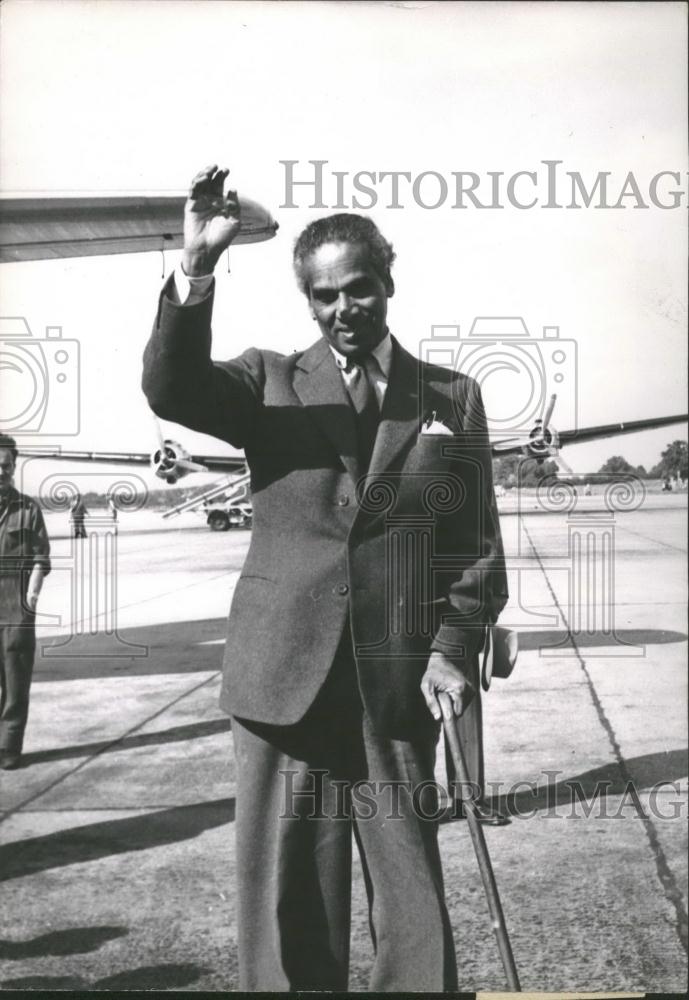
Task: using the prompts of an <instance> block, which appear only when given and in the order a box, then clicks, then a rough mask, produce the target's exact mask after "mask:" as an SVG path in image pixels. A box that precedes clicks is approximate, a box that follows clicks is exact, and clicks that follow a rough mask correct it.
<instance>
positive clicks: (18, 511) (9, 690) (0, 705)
mask: <svg viewBox="0 0 689 1000" xmlns="http://www.w3.org/2000/svg"><path fill="white" fill-rule="evenodd" d="M16 461H17V446H16V443H15V441H14V438H11V437H9V436H7V435H5V434H0V768H2V769H3V770H6V771H9V770H12V769H13V768H15V767H18V766H19V763H20V760H21V752H22V746H23V742H24V730H25V729H26V720H27V718H28V715H29V691H30V688H31V675H32V673H33V662H34V653H35V650H36V629H35V622H36V606H37V604H38V595H39V594H40V592H41V587H42V585H43V578H44V576H46V575H47V574H48V573H49V572H50V542H49V540H48V532H47V531H46V527H45V521H44V520H43V514H42V513H41V508H40V507H39V506H38V504H37V503H36V501H35V500H32V499H31V497H27V496H24V494H23V493H19V491H18V490H16V489H15V488H14V485H13V480H14V469H15V465H16Z"/></svg>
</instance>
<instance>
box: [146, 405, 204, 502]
mask: <svg viewBox="0 0 689 1000" xmlns="http://www.w3.org/2000/svg"><path fill="white" fill-rule="evenodd" d="M153 419H154V422H155V427H156V435H157V438H158V447H157V449H156V450H155V451H154V452H153V454H152V455H151V468H152V469H153V471H154V472H155V474H156V476H158V478H159V479H164V480H165V482H166V483H168V484H169V485H170V486H173V485H174V484H175V483H176V482H177V481H178V480H180V479H182V478H183V477H184V476H187V475H189V473H190V472H208V469H207V467H206V466H205V465H201V464H200V463H199V462H194V461H192V459H191V456H190V455H189V452H187V451H185V450H184V448H183V447H182V445H181V444H179V442H178V441H172V440H171V439H170V438H165V437H163V431H162V428H161V426H160V423H159V422H158V420H157V418H156V417H154V418H153Z"/></svg>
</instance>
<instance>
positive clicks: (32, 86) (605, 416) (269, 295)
mask: <svg viewBox="0 0 689 1000" xmlns="http://www.w3.org/2000/svg"><path fill="white" fill-rule="evenodd" d="M686 19H687V14H686V9H685V7H684V6H683V5H682V4H679V3H677V4H675V3H656V4H645V3H638V4H637V3H616V4H605V3H603V4H599V3H583V4H578V3H568V4H564V3H563V4H560V3H542V4H531V3H519V2H515V3H509V4H502V3H491V4H473V3H460V4H454V3H394V4H386V3H375V4H373V3H366V2H364V3H346V2H342V3H310V2H309V3H299V2H285V3H261V2H253V3H248V4H245V3H241V2H233V3H221V2H220V3H205V2H198V0H196V2H194V3H191V2H169V0H159V2H148V0H143V2H142V0H139V2H136V3H133V2H132V3H128V2H126V0H116V2H109V0H98V2H95V0H89V2H77V0H60V2H59V3H44V2H38V3H34V2H32V0H6V2H5V3H3V4H2V7H0V193H2V194H3V195H5V196H12V195H14V196H15V197H18V196H21V195H23V196H26V195H27V193H32V192H33V193H40V194H41V195H43V196H45V195H50V194H57V193H63V194H64V193H70V194H76V193H92V194H98V193H113V192H114V193H121V194H127V193H133V192H137V193H148V194H169V193H182V192H183V191H184V190H185V188H186V186H187V184H188V182H189V180H190V178H191V177H192V176H193V175H194V173H195V172H196V171H197V170H198V169H200V168H201V167H202V166H204V165H206V164H207V163H213V162H217V163H219V164H221V165H227V166H228V167H229V168H230V170H231V181H232V186H235V187H237V188H238V190H239V191H240V194H241V193H245V194H246V195H247V196H248V197H251V198H253V199H256V200H258V201H260V202H262V203H263V204H264V205H265V206H266V207H267V208H268V209H269V210H270V211H271V212H272V214H273V216H274V217H275V218H276V220H277V221H278V222H279V224H280V229H279V232H278V234H277V236H276V238H275V239H274V240H272V241H271V242H268V243H263V244H257V245H252V246H246V247H237V248H234V249H232V250H231V251H230V269H231V270H230V273H229V274H228V273H227V264H226V261H225V260H223V261H221V263H220V265H219V267H218V274H217V277H218V281H217V292H216V306H215V313H214V342H213V344H214V346H213V351H214V356H215V357H217V358H228V357H233V356H235V355H237V354H238V353H240V352H241V351H242V350H244V349H245V348H247V347H249V346H258V347H265V348H270V349H273V350H279V351H282V352H285V353H287V352H291V351H293V350H296V349H302V348H304V347H306V346H308V345H309V344H310V343H311V342H312V341H313V340H314V339H315V336H316V331H315V327H314V326H313V324H312V323H311V320H310V317H309V315H308V311H307V309H306V304H305V300H304V298H303V296H301V294H300V293H299V292H298V290H297V288H296V285H295V283H294V279H293V276H292V271H291V264H290V255H291V247H292V244H293V241H294V239H295V237H296V236H297V235H298V233H299V231H300V230H301V228H302V227H303V226H304V225H305V224H306V223H307V222H308V221H310V220H311V219H313V218H315V217H317V216H318V215H323V214H327V212H326V210H325V209H323V210H318V209H314V208H311V207H309V206H310V193H309V191H310V189H307V188H305V187H302V188H295V189H294V196H293V198H292V202H291V203H292V204H293V205H294V207H287V206H289V205H290V200H289V198H288V197H287V194H288V192H287V190H286V187H287V185H286V168H285V166H284V164H283V163H281V161H285V160H293V161H297V163H296V165H295V167H294V171H295V177H297V178H300V179H306V178H308V177H309V176H312V173H311V171H312V169H313V168H312V167H311V166H310V163H309V161H311V160H323V161H326V164H325V166H324V171H325V175H326V178H329V182H328V184H327V185H326V197H325V200H326V201H327V202H328V203H329V204H333V203H334V199H335V194H334V180H333V174H332V172H333V171H339V172H342V173H344V174H346V178H345V182H346V183H345V189H344V190H345V193H344V199H345V201H346V202H347V206H346V207H347V208H353V207H355V206H353V204H352V197H353V195H352V191H353V187H352V175H353V174H356V173H357V172H358V171H372V172H374V173H376V174H378V173H380V172H383V171H406V172H409V173H410V174H411V175H412V178H414V177H418V175H419V174H421V173H422V172H425V171H428V172H434V173H435V174H436V175H440V176H441V177H442V178H445V179H446V180H447V181H448V182H449V185H450V191H452V190H453V189H452V187H451V185H452V183H453V180H452V178H453V172H458V171H465V172H467V171H473V172H474V173H476V174H478V175H479V177H480V179H481V181H480V188H479V189H477V190H480V191H481V192H482V194H481V197H484V198H485V197H487V195H486V194H485V192H487V191H489V190H490V178H489V172H492V173H494V174H495V173H498V172H500V173H502V175H503V179H502V181H501V183H503V184H504V183H506V180H507V179H508V178H509V177H510V176H512V175H514V174H515V173H516V172H517V171H531V172H536V173H537V176H538V180H539V183H540V185H541V187H540V188H539V192H538V193H540V194H541V196H542V198H541V202H542V201H543V200H544V196H543V190H544V187H543V184H544V182H543V178H544V177H545V169H546V168H545V167H544V165H543V161H545V160H560V161H562V163H561V166H560V168H559V169H560V170H561V171H562V172H565V171H571V172H575V171H578V172H579V173H580V174H581V176H582V179H584V180H585V182H586V184H587V186H588V187H590V186H591V185H592V183H593V181H594V180H595V178H596V175H597V174H598V173H599V172H601V171H606V172H609V175H610V180H609V184H610V189H611V190H612V191H614V192H615V193H614V194H613V196H612V199H611V200H612V201H615V200H616V199H617V195H618V193H619V191H620V189H621V188H622V186H623V181H624V178H625V177H626V176H627V175H628V173H629V172H630V171H631V172H632V173H633V175H634V178H635V179H636V181H637V182H638V184H639V187H640V190H641V191H642V193H643V196H644V197H645V199H646V201H648V200H649V198H648V186H649V181H650V179H651V178H652V177H653V176H654V175H657V174H658V173H660V172H661V171H678V172H684V171H686V170H687V96H686V75H687V56H686V52H687V47H686V40H687V39H686V34H687V32H686ZM562 176H563V177H564V173H563V174H562ZM439 183H440V182H439V181H438V180H437V178H436V179H434V178H433V177H432V176H431V177H429V178H427V179H426V181H425V182H424V186H423V188H421V187H420V188H419V192H420V193H421V192H423V193H422V195H420V199H419V200H424V201H425V203H426V204H429V203H432V202H433V199H434V197H435V193H436V192H437V191H438V190H440V189H439V188H438V187H437V185H438V184H439ZM672 187H673V184H672V181H670V182H669V183H668V180H667V178H665V180H664V181H663V184H661V186H660V188H659V190H662V191H663V192H669V191H670V190H671V189H672ZM680 188H681V189H682V190H683V191H684V195H683V201H682V204H681V207H680V208H678V209H662V208H659V207H656V206H655V205H651V206H650V207H649V208H648V209H636V208H633V207H632V205H633V204H634V199H633V198H632V199H629V198H628V199H627V200H626V201H624V202H623V204H625V205H626V206H627V207H625V208H623V209H618V210H614V209H596V208H593V207H590V208H588V209H584V208H582V209H579V210H570V209H567V208H565V207H562V208H558V209H553V210H544V209H542V208H541V207H540V205H539V206H536V207H533V208H530V209H528V210H522V209H518V208H516V207H513V206H512V205H511V204H509V203H508V202H506V199H505V195H504V193H503V195H502V200H503V203H504V204H505V207H504V208H501V209H488V210H486V209H484V210H480V209H478V208H476V207H473V206H471V205H469V207H466V208H464V209H456V208H452V207H451V206H452V203H453V195H452V193H450V194H449V196H448V198H447V199H446V200H445V202H444V203H443V204H440V205H439V206H438V207H437V208H428V207H423V206H422V205H420V204H417V203H415V201H414V198H413V195H412V192H411V188H410V186H409V185H407V186H404V187H402V188H401V189H400V190H401V191H402V192H403V194H402V195H401V196H400V198H399V202H400V203H401V205H400V207H398V208H392V207H388V204H389V203H390V197H389V190H390V189H389V187H385V186H384V185H383V184H379V185H378V187H377V191H378V195H379V197H378V202H377V204H376V205H375V206H374V207H373V208H371V210H370V212H369V214H370V215H371V216H372V218H373V219H374V220H375V221H376V222H377V224H378V225H379V226H380V228H381V230H382V232H383V233H384V234H385V235H386V237H387V238H388V239H390V240H391V241H392V243H393V245H394V247H395V250H396V253H397V260H396V262H395V266H394V276H395V282H396V293H395V295H394V297H393V299H392V300H391V302H390V306H389V313H388V320H389V324H390V328H391V330H392V331H393V333H394V334H395V335H396V336H397V337H398V339H399V340H400V342H401V343H402V344H403V345H404V346H405V347H407V348H408V349H409V350H411V351H412V352H413V353H418V352H419V350H420V349H421V348H422V345H423V343H424V342H425V341H426V340H427V339H428V338H429V337H430V334H431V330H432V328H433V327H438V326H452V327H457V326H458V327H459V334H460V340H457V341H456V343H457V344H461V347H457V350H463V351H465V355H464V356H465V357H466V350H467V348H466V345H465V343H464V340H463V339H462V338H466V337H467V335H468V334H469V331H470V329H471V327H472V323H473V321H474V319H475V318H476V317H486V316H490V317H512V318H514V317H521V319H522V320H523V322H524V324H525V325H526V328H527V329H528V340H527V335H526V334H524V335H523V336H522V337H521V339H520V344H521V347H520V348H519V350H520V351H521V352H522V355H523V354H526V355H528V357H529V358H531V359H533V358H534V357H538V355H539V352H540V351H541V350H542V348H541V347H540V346H539V344H540V343H541V340H542V331H543V327H559V338H560V340H561V341H562V348H563V355H564V359H565V360H564V362H563V367H562V370H563V371H564V372H565V376H564V379H563V382H562V384H561V385H560V386H555V385H554V384H553V382H552V376H553V371H551V370H550V369H548V371H549V374H548V376H547V382H548V384H547V385H544V386H543V387H541V389H542V392H543V394H544V395H547V394H549V393H550V392H551V391H555V390H557V391H558V394H559V396H558V403H557V404H556V409H555V413H554V417H553V422H554V424H555V426H558V427H560V428H561V429H563V430H564V429H570V428H571V427H574V426H588V425H592V424H600V423H609V422H614V421H621V420H634V419H640V418H643V417H651V416H657V415H663V414H669V413H680V412H684V411H686V375H685V372H686V322H687V296H686V270H685V269H686V255H687V245H686V241H687V238H686V206H687V196H686V190H687V181H686V174H685V175H684V179H683V181H682V184H680ZM515 190H516V191H518V192H519V195H518V197H520V198H522V199H524V200H527V196H528V195H530V194H531V188H530V186H529V181H528V178H524V177H522V178H521V179H520V180H519V186H518V187H515ZM563 191H564V192H565V195H564V197H563V198H562V201H563V202H564V203H565V204H566V203H567V201H568V198H569V186H566V187H565V188H563ZM503 192H504V188H503ZM663 197H665V198H666V197H669V194H663ZM178 259H179V254H176V253H168V254H166V259H165V261H164V262H163V260H162V259H161V255H160V254H159V253H149V254H134V255H122V256H111V257H107V258H105V257H103V258H97V257H91V258H80V259H70V260H65V261H42V262H32V263H21V264H3V265H0V305H1V310H0V314H1V315H2V317H24V318H25V319H26V321H27V323H28V325H29V327H30V328H31V331H32V333H33V336H34V337H35V338H37V339H43V338H45V336H46V334H45V330H46V327H61V328H62V338H63V340H64V341H69V342H70V343H69V344H68V345H67V347H68V353H69V356H70V362H69V363H70V365H71V366H72V367H71V371H70V385H73V384H74V383H75V381H78V384H79V386H80V398H79V403H80V405H79V411H78V433H77V434H73V433H71V431H73V430H74V429H76V424H75V420H76V417H75V416H74V412H73V411H74V408H75V403H74V400H73V399H72V402H71V403H69V405H68V409H69V407H70V406H71V410H70V411H69V415H68V416H65V417H59V418H58V417H57V416H56V417H55V419H56V420H57V421H58V423H60V421H61V420H62V423H63V426H62V428H61V429H60V428H57V429H56V428H55V425H53V426H52V432H51V427H49V420H48V417H46V422H45V424H44V426H43V427H42V430H43V432H44V433H43V434H42V435H35V434H34V435H27V436H25V437H24V438H22V440H23V441H24V442H26V443H29V444H31V443H34V444H39V443H50V444H61V445H62V446H63V447H64V448H74V449H89V450H91V449H100V450H110V451H112V450H125V451H148V450H149V449H151V448H152V447H154V445H155V428H154V426H153V422H152V418H151V415H150V412H149V410H148V407H147V404H146V401H145V399H144V397H143V395H142V394H141V391H140V388H139V384H140V373H141V354H142V351H143V347H144V345H145V342H146V340H147V337H148V334H149V330H150V325H151V322H152V319H153V316H154V313H155V308H156V303H157V295H158V291H159V288H160V284H161V271H162V267H163V264H164V268H165V273H166V274H169V273H170V271H171V270H172V269H173V267H174V266H175V264H176V263H177V261H178ZM508 326H509V324H508ZM496 329H497V327H495V325H493V328H492V333H493V339H494V340H495V342H496V345H497V346H496V350H498V348H499V347H500V344H502V341H501V340H500V330H498V331H497V333H496ZM6 332H7V326H6V321H4V320H3V326H2V327H0V335H3V334H4V333H6ZM75 342H76V344H75ZM77 345H78V355H79V365H78V371H77V366H76V363H75V359H76V348H77ZM509 350H510V351H512V353H513V354H514V351H515V348H514V347H512V348H510V349H509ZM503 353H504V352H503ZM515 356H516V355H515ZM520 356H521V355H520ZM527 367H528V365H527ZM551 367H552V366H551ZM532 368H533V365H532ZM77 375H78V379H77ZM14 377H16V376H13V375H12V374H11V373H10V374H9V375H8V373H7V372H5V373H4V376H3V373H2V372H0V378H3V379H4V384H5V386H6V385H7V380H8V379H11V378H14ZM523 386H524V380H523V373H522V374H520V373H519V371H509V370H502V371H500V372H494V373H493V375H492V376H491V377H490V378H488V379H487V380H486V383H485V385H484V395H485V397H486V403H487V407H488V412H489V420H490V419H491V413H492V414H493V415H494V424H493V425H492V426H493V427H494V428H495V429H496V430H497V429H499V428H502V427H504V425H505V419H506V415H507V416H509V412H510V411H509V406H510V405H511V404H512V401H513V399H517V398H519V397H520V394H522V393H523ZM541 389H539V391H541ZM3 391H4V390H3ZM58 398H59V394H54V395H53V397H51V399H54V400H57V399H58ZM57 405H58V403H57V402H56V403H55V406H57ZM506 406H507V407H508V409H507V410H505V407H506ZM55 413H57V410H55ZM501 421H502V422H501ZM68 425H69V427H68ZM65 429H69V430H70V433H69V434H66V433H63V432H64V430H65ZM165 433H166V434H169V435H170V436H172V437H173V438H176V439H177V440H182V441H183V443H184V444H185V446H186V447H187V448H188V449H189V450H190V451H195V452H201V453H206V454H214V453H217V454H221V453H226V452H227V450H228V448H227V446H225V445H222V444H221V443H219V442H216V441H213V440H212V439H209V438H204V437H203V436H201V435H198V434H194V433H191V432H189V431H186V430H184V429H181V428H177V427H175V426H174V425H165ZM496 436H497V434H496ZM685 436H686V431H685V429H683V428H681V427H677V428H667V429H664V430H659V431H651V432H645V433H644V434H640V435H634V436H633V437H631V436H630V437H627V438H618V439H612V440H607V441H602V442H597V443H595V444H590V445H580V446H576V447H572V448H569V449H566V450H565V451H564V453H563V454H564V457H565V458H566V460H567V461H568V462H569V464H570V465H572V466H573V468H574V469H575V471H592V470H595V469H597V468H598V467H599V466H600V465H601V464H602V462H603V461H605V459H606V458H607V457H609V456H610V455H612V454H623V455H624V456H625V457H626V458H627V459H628V460H630V461H631V462H632V463H634V464H637V463H643V464H645V465H646V466H647V467H648V466H651V465H653V464H654V463H655V462H656V461H657V460H658V457H659V454H660V451H661V450H662V448H663V447H664V446H665V445H666V444H667V443H668V442H669V441H671V440H673V439H674V438H677V437H685ZM42 469H44V470H45V471H44V472H41V473H39V472H38V471H37V464H36V463H33V470H32V471H31V472H30V474H29V475H28V476H27V477H26V483H25V486H26V488H27V489H28V490H29V491H31V490H32V489H34V488H35V483H36V481H37V479H36V477H38V476H39V475H44V474H47V473H48V471H50V472H51V473H52V472H53V471H54V467H53V466H49V465H48V463H45V465H44V466H42ZM147 481H149V482H150V479H149V480H147Z"/></svg>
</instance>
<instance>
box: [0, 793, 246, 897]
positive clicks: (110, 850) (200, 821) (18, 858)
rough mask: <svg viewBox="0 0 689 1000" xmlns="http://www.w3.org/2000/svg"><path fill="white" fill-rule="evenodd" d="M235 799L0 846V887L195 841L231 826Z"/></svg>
mask: <svg viewBox="0 0 689 1000" xmlns="http://www.w3.org/2000/svg"><path fill="white" fill-rule="evenodd" d="M234 807H235V803H234V798H226V799H215V800H214V801H211V802H195V803H194V804H193V805H188V806H174V807H173V808H170V809H159V810H158V811H156V812H153V813H146V814H145V815H143V816H128V817H127V818H126V819H113V820H104V821H102V822H100V823H87V824H85V825H83V826H74V827H69V828H68V829H67V830H58V831H56V832H55V833H48V834H45V835H44V836H42V837H30V838H28V839H26V840H18V841H14V842H13V843H10V844H4V845H2V846H0V881H3V882H4V881H6V880H9V879H13V878H21V877H22V876H23V875H33V874H35V873H36V872H41V871H47V870H49V869H52V868H63V867H64V866H66V865H73V864H76V863H78V862H83V861H98V860H100V859H101V858H106V857H110V856H111V855H113V854H124V853H126V852H128V851H143V850H145V849H146V848H149V847H160V846H161V845H164V844H176V843H179V841H182V840H189V839H190V838H191V837H197V836H198V835H199V834H200V833H203V832H204V831H205V830H211V829H213V828H214V827H218V826H224V825H225V824H226V823H231V822H233V820H234Z"/></svg>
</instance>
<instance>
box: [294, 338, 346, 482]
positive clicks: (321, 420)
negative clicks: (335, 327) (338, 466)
mask: <svg viewBox="0 0 689 1000" xmlns="http://www.w3.org/2000/svg"><path fill="white" fill-rule="evenodd" d="M293 385H294V391H295V392H296V394H297V396H298V397H299V399H300V400H301V402H302V403H303V404H304V406H305V407H307V409H308V411H309V413H310V415H311V416H312V417H313V419H314V420H315V421H316V423H317V424H318V426H319V427H320V428H321V430H322V431H323V432H324V433H325V435H326V436H327V437H328V439H329V440H330V441H331V442H332V444H333V445H334V447H335V449H336V451H337V452H338V454H339V455H340V457H341V459H342V461H343V463H344V466H345V468H346V469H347V471H348V472H349V474H350V476H351V477H352V479H353V480H354V482H356V481H357V479H358V478H359V469H358V464H357V440H356V426H355V423H354V419H355V418H354V414H353V412H352V408H351V406H350V403H349V397H348V396H347V390H346V389H345V386H344V382H343V381H342V376H341V375H340V372H339V370H338V368H337V365H336V364H335V359H334V357H333V354H332V351H331V350H330V348H329V347H328V343H327V341H326V340H324V339H321V340H318V341H316V343H315V344H313V345H312V346H311V347H309V348H308V349H307V350H306V351H304V353H303V354H302V356H301V357H300V359H299V361H298V362H297V367H296V370H295V373H294V383H293Z"/></svg>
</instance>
